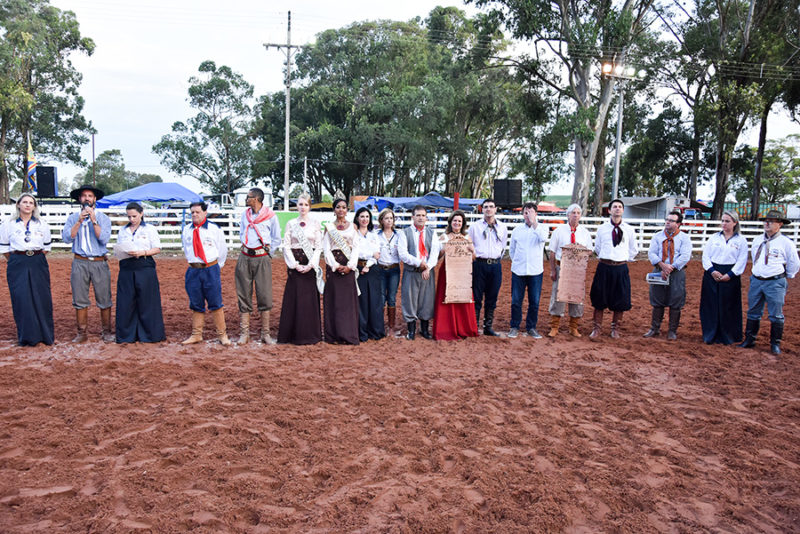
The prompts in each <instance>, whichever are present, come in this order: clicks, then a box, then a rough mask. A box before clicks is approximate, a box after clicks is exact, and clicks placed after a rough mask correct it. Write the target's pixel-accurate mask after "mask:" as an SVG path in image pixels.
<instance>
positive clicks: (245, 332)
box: [236, 312, 250, 345]
mask: <svg viewBox="0 0 800 534" xmlns="http://www.w3.org/2000/svg"><path fill="white" fill-rule="evenodd" d="M236 343H237V344H238V345H244V344H245V343H250V312H239V340H238V341H237V342H236Z"/></svg>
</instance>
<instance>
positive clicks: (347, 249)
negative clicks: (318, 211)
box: [322, 198, 361, 345]
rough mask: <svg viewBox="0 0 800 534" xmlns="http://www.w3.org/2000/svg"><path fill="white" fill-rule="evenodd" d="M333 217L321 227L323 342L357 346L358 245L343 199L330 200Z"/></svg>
mask: <svg viewBox="0 0 800 534" xmlns="http://www.w3.org/2000/svg"><path fill="white" fill-rule="evenodd" d="M333 213H334V214H335V216H336V219H335V220H334V221H333V222H332V223H328V224H327V225H326V226H325V235H324V236H323V237H322V243H323V247H324V250H325V264H326V267H325V271H326V282H325V294H324V296H323V298H322V304H323V309H324V310H325V311H324V313H323V316H324V319H323V322H324V331H325V341H326V342H328V343H347V344H350V345H358V342H359V338H358V294H357V287H358V286H357V284H356V269H358V247H359V245H360V244H361V241H360V240H359V239H357V237H358V235H357V232H356V227H355V225H354V224H353V223H351V222H350V221H348V220H347V201H346V200H345V199H343V198H337V199H335V200H334V201H333Z"/></svg>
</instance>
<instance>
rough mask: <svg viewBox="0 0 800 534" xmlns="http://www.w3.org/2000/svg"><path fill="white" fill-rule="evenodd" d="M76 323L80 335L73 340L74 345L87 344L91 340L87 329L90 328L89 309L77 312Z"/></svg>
mask: <svg viewBox="0 0 800 534" xmlns="http://www.w3.org/2000/svg"><path fill="white" fill-rule="evenodd" d="M75 323H76V324H77V325H78V335H77V336H75V337H74V338H73V340H72V342H73V343H86V340H87V339H89V338H88V337H87V335H86V329H87V328H88V326H89V308H83V309H81V310H75Z"/></svg>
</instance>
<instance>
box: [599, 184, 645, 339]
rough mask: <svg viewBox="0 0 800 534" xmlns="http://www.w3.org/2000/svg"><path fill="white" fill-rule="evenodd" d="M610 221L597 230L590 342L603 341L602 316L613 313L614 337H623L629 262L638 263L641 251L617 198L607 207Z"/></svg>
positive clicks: (628, 296) (612, 333)
mask: <svg viewBox="0 0 800 534" xmlns="http://www.w3.org/2000/svg"><path fill="white" fill-rule="evenodd" d="M608 211H609V212H610V213H611V217H610V218H609V220H608V221H606V222H604V223H603V224H602V225H600V228H598V229H597V236H596V237H595V241H594V252H595V254H597V257H598V258H599V260H600V261H599V263H598V264H597V270H596V271H595V273H594V280H592V289H591V291H590V292H589V297H590V298H591V300H592V306H593V307H594V317H593V322H594V328H593V329H592V333H591V334H589V337H590V338H591V339H597V338H598V337H600V333H601V331H602V326H603V312H604V311H605V310H606V309H609V310H611V311H612V312H614V316H613V318H612V320H611V337H612V338H614V339H616V338H618V337H619V336H620V328H621V326H622V313H623V312H626V311H628V310H630V309H631V278H630V274H629V272H628V262H629V261H634V260H635V259H636V254H637V253H638V252H639V247H638V246H637V244H636V233H635V232H634V230H633V227H632V226H631V225H629V224H628V223H626V222H623V221H622V214H623V212H624V211H625V205H624V204H623V203H622V201H621V200H620V199H618V198H615V199H614V200H612V201H611V202H609V203H608Z"/></svg>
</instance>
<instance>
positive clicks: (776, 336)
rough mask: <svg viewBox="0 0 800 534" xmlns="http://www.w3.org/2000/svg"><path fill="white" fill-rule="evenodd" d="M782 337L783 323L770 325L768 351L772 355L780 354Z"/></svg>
mask: <svg viewBox="0 0 800 534" xmlns="http://www.w3.org/2000/svg"><path fill="white" fill-rule="evenodd" d="M782 337H783V323H770V326H769V349H770V352H772V354H780V353H781V338H782Z"/></svg>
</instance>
